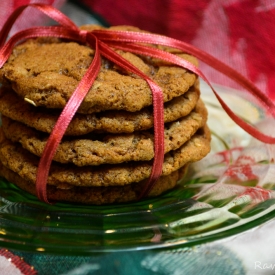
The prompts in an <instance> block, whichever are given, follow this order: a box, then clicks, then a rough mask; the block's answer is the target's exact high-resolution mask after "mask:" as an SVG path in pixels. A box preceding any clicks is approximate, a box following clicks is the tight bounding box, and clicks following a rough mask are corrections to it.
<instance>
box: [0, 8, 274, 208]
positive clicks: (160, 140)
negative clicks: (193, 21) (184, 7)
mask: <svg viewBox="0 0 275 275" xmlns="http://www.w3.org/2000/svg"><path fill="white" fill-rule="evenodd" d="M27 7H33V8H36V9H38V10H40V11H41V12H43V13H44V14H46V15H47V16H48V17H50V18H52V19H53V20H55V21H56V22H58V23H59V25H58V26H48V27H34V28H29V29H26V30H23V31H20V32H18V33H16V34H14V35H13V36H12V37H10V39H9V40H8V41H6V39H7V37H8V34H9V31H10V29H11V27H12V26H13V24H14V22H15V21H16V19H17V18H18V16H19V15H20V14H21V13H22V12H23V11H24V9H26V8H27ZM42 36H44V37H45V36H47V37H58V38H65V39H69V40H73V41H77V42H80V43H83V44H86V45H87V46H89V47H91V48H93V49H94V50H95V54H94V58H93V60H92V62H91V64H90V66H89V68H88V70H87V72H86V73H85V75H84V76H83V78H82V80H81V81H80V82H79V84H78V86H77V88H76V90H75V91H74V93H73V94H72V96H71V98H70V99H69V101H68V102H67V104H66V106H65V107H64V109H63V111H62V113H61V115H60V116H59V118H58V120H57V122H56V124H55V126H54V128H53V130H52V133H51V134H50V136H49V138H48V141H47V144H46V146H45V148H44V151H43V154H42V156H41V158H40V162H39V165H38V170H37V177H36V191H37V196H38V198H39V199H40V200H42V201H44V202H46V203H49V201H48V199H47V188H46V186H47V178H48V175H49V170H50V166H51V162H52V160H53V157H54V154H55V152H56V150H57V147H58V145H59V143H60V141H61V139H62V137H63V135H64V133H65V131H66V129H67V127H68V125H69V123H70V121H71V120H72V118H73V116H74V114H75V113H76V112H77V109H78V107H79V106H80V104H81V102H82V100H83V99H84V98H85V96H86V94H87V93H88V91H89V89H90V88H91V86H92V84H93V82H94V80H95V79H96V77H97V74H98V73H99V70H100V56H101V55H102V56H104V57H105V58H106V59H108V60H111V61H112V62H113V63H115V64H116V65H118V66H120V67H122V68H123V69H126V70H128V71H130V72H132V73H134V74H136V75H138V76H139V77H141V78H142V79H144V80H145V81H146V82H147V83H148V85H149V87H150V89H151V92H152V98H153V115H154V160H153V165H152V170H151V175H150V178H149V179H148V181H147V184H146V186H145V188H144V190H143V192H142V194H141V195H140V197H143V196H145V195H146V194H148V193H149V192H150V190H151V189H152V187H153V186H154V183H155V182H156V180H157V179H158V178H159V177H160V175H161V173H162V164H163V160H164V119H163V98H162V91H161V88H160V87H159V86H158V85H157V84H156V83H154V82H153V81H152V80H151V79H150V78H149V77H148V76H147V75H145V74H144V73H142V72H141V71H140V70H139V69H137V68H136V67H135V66H133V65H132V64H131V63H130V62H128V61H127V60H125V59H124V58H122V57H121V56H120V55H119V54H117V53H116V52H115V51H114V50H113V49H112V48H114V49H120V50H123V51H128V52H132V53H135V54H140V55H145V56H150V57H155V58H158V59H162V60H164V61H168V62H170V63H172V64H174V65H177V66H180V67H182V68H185V69H187V70H190V71H192V72H193V73H195V74H197V75H198V76H199V77H201V78H202V79H203V80H204V81H205V82H206V83H207V84H208V85H209V86H210V88H211V89H212V91H213V93H214V94H215V96H216V97H217V99H218V101H219V102H220V104H221V106H222V107H223V109H224V110H225V111H226V113H227V114H228V115H229V116H230V117H231V118H232V119H233V120H234V121H235V123H236V124H238V125H239V126H240V127H241V128H243V129H244V130H245V131H246V132H248V133H249V134H250V135H252V136H253V137H255V138H257V139H258V140H260V141H262V142H265V143H275V138H274V137H271V136H268V135H265V134H263V133H261V132H259V131H258V130H257V129H255V128H254V127H252V126H251V125H250V124H248V123H246V122H245V121H243V120H242V119H241V118H239V117H238V116H237V115H236V114H234V112H233V111H232V110H231V109H230V108H229V107H228V106H227V105H226V103H225V102H224V101H223V100H222V98H221V97H220V96H219V95H218V94H217V92H216V91H215V90H214V88H213V87H212V85H211V84H210V83H209V81H208V80H207V78H206V77H205V76H204V74H203V73H202V72H201V71H200V70H199V69H198V68H197V67H195V66H194V65H193V64H191V63H190V62H188V61H186V60H184V59H181V58H180V57H178V56H176V55H173V54H171V53H168V52H165V51H162V50H159V49H155V48H152V47H147V46H144V43H145V44H146V43H147V44H157V45H163V46H169V47H173V48H177V49H179V50H181V51H183V52H186V53H188V54H191V55H193V56H195V57H197V58H198V59H200V60H201V61H203V62H205V63H206V64H208V65H210V66H211V67H213V68H214V69H216V70H217V71H219V72H221V73H223V74H224V75H226V76H228V77H230V78H231V79H232V80H234V81H235V82H236V83H239V84H240V85H241V86H243V87H244V88H245V89H246V90H247V91H248V92H250V93H251V94H252V95H253V96H254V97H255V98H256V99H257V101H258V102H259V103H260V104H261V106H262V107H263V108H264V109H265V110H266V112H267V113H268V114H270V115H271V116H272V117H274V118H275V105H274V104H273V103H272V101H271V100H270V99H269V98H268V97H267V96H266V95H265V94H264V93H262V92H261V91H260V90H259V89H258V88H257V87H256V86H255V85H254V84H253V83H252V82H250V81H249V80H248V79H246V78H245V77H243V76H242V75H240V74H239V73H238V72H237V71H235V70H234V69H232V68H230V67H228V66H227V65H225V64H224V63H222V62H221V61H219V60H217V59H216V58H214V57H212V56H211V55H209V54H207V53H205V52H203V51H201V50H199V49H197V48H195V47H193V46H192V45H189V44H187V43H184V42H182V41H179V40H176V39H173V38H169V37H166V36H162V35H156V34H151V33H143V32H131V31H112V30H93V31H84V30H80V29H79V28H78V27H77V26H76V25H75V24H74V23H73V22H72V21H71V20H70V19H69V18H68V17H66V16H65V15H64V14H62V13H61V12H60V11H59V10H57V9H55V8H53V7H51V6H48V5H43V4H29V5H25V6H20V7H19V8H17V9H16V10H15V11H14V12H13V13H12V14H11V15H10V17H9V18H8V20H7V21H6V23H5V25H4V26H3V28H2V30H1V32H0V68H2V66H3V65H4V63H5V62H6V61H7V59H8V58H9V56H10V54H11V52H12V49H13V47H14V46H15V45H16V44H17V43H19V42H20V41H22V40H25V39H29V38H35V37H42Z"/></svg>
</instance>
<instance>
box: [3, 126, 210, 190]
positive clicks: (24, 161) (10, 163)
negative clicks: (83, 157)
mask: <svg viewBox="0 0 275 275" xmlns="http://www.w3.org/2000/svg"><path fill="white" fill-rule="evenodd" d="M210 139H211V134H210V131H209V129H208V127H207V126H206V125H205V126H204V127H203V128H202V129H199V130H198V131H197V133H196V134H195V135H193V136H192V137H191V139H190V140H189V141H187V142H185V143H184V144H183V145H182V146H181V147H180V148H179V149H177V150H173V151H170V152H169V153H166V154H165V158H164V163H163V168H162V175H163V176H165V175H169V174H171V173H172V172H174V171H176V170H178V169H180V168H181V167H182V166H184V165H186V164H188V163H190V162H195V161H198V160H200V159H202V158H203V157H204V156H206V155H207V154H208V153H209V151H210ZM0 161H1V162H2V164H3V165H4V166H5V167H7V168H8V169H10V170H12V171H13V172H15V173H17V174H19V175H20V177H22V178H24V179H26V180H27V181H30V182H33V183H35V180H36V172H37V166H38V162H39V157H37V156H35V155H33V154H31V153H29V152H28V151H27V150H25V149H23V148H22V146H21V145H20V144H18V143H13V142H11V141H10V140H8V139H7V138H6V137H5V136H4V133H3V131H2V129H1V132H0ZM151 168H152V161H142V162H127V163H121V164H117V165H100V166H83V167H76V166H75V165H68V164H60V163H57V162H53V163H52V166H51V169H50V174H49V177H48V184H49V185H56V186H58V187H59V188H66V185H68V184H69V185H75V186H122V185H127V184H131V183H133V182H139V181H142V180H145V179H147V178H148V177H149V176H150V173H151Z"/></svg>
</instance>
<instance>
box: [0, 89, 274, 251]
mask: <svg viewBox="0 0 275 275" xmlns="http://www.w3.org/2000/svg"><path fill="white" fill-rule="evenodd" d="M205 90H206V92H205V93H204V94H203V99H204V101H205V102H206V104H207V106H208V110H209V125H210V128H211V129H212V132H213V140H212V148H213V150H212V153H211V154H210V155H209V156H208V157H207V158H205V159H203V160H202V161H201V162H199V163H196V164H194V165H192V166H191V167H190V169H189V173H188V174H187V176H186V178H185V179H183V180H182V181H181V182H179V184H178V186H177V187H176V188H175V189H174V190H172V191H170V192H167V193H165V194H163V195H162V196H160V197H158V198H154V199H148V200H143V201H139V202H136V203H131V204H117V205H109V206H85V205H74V204H68V203H56V204H54V205H47V204H45V203H42V202H40V201H39V200H38V199H37V198H36V197H34V196H32V195H30V194H28V193H26V192H24V191H22V190H20V189H19V188H17V187H16V186H14V185H13V184H11V183H9V182H7V181H6V180H5V179H0V246H1V247H5V248H8V249H18V250H22V251H39V252H47V253H56V254H62V255H87V254H91V253H99V252H107V251H126V250H144V249H155V248H159V249H162V248H168V247H169V248H171V247H179V246H180V247H184V246H192V245H195V244H201V243H203V242H206V241H212V240H217V239H220V238H224V237H227V236H230V235H233V234H236V233H240V232H243V231H244V230H247V229H249V228H252V227H255V226H258V225H260V224H262V223H263V222H265V221H267V220H269V219H271V218H273V217H275V203H274V202H275V192H274V191H273V189H274V188H275V178H274V181H272V180H269V179H272V171H273V169H274V168H273V166H272V165H274V164H272V163H270V161H269V158H268V152H269V151H268V150H269V147H266V146H265V145H262V144H260V146H265V147H264V149H263V150H262V148H260V149H259V145H258V144H256V145H253V144H252V145H253V146H251V141H250V139H249V137H248V136H247V135H246V134H245V133H244V132H243V131H242V130H241V129H239V128H238V127H237V126H236V125H235V124H234V123H232V122H231V121H230V119H229V118H228V117H226V115H225V114H224V112H223V111H222V110H221V108H220V107H219V105H218V104H217V103H215V100H214V98H213V96H212V95H211V94H210V93H209V92H207V88H206V89H205ZM217 90H219V92H221V93H222V95H223V97H224V98H226V100H227V101H228V102H230V99H229V98H227V97H228V96H229V95H228V93H227V92H226V91H224V90H225V88H223V87H217ZM236 96H237V95H236ZM230 97H231V98H232V97H234V95H233V94H232V93H230ZM233 99H234V98H233ZM233 99H232V100H233ZM235 100H236V98H235V99H234V100H233V101H234V102H235ZM237 105H239V106H241V108H240V110H241V114H242V115H244V117H245V114H248V113H249V114H250V115H249V117H250V119H251V118H252V122H258V121H260V120H261V119H263V118H264V115H263V112H262V111H261V109H260V108H259V107H257V106H255V105H254V104H252V103H251V102H248V101H246V100H244V99H241V100H240V99H239V97H238V104H234V108H235V111H236V112H238V110H237V109H236V108H237V107H238V106H237ZM244 106H247V107H244ZM252 113H253V114H254V115H253V116H251V114H252ZM221 116H224V117H221ZM221 121H222V123H223V125H225V124H226V125H227V127H228V128H227V127H226V130H224V131H221V130H220V128H219V127H220V126H219V124H220V123H221ZM223 127H224V126H223ZM240 146H245V148H247V147H248V148H250V149H249V150H254V151H253V154H254V153H255V150H258V151H257V152H266V154H265V155H263V153H261V154H259V153H257V152H256V154H255V155H256V156H257V155H261V156H260V157H259V158H258V159H257V161H256V162H255V161H254V163H250V164H249V166H248V167H250V168H251V169H252V170H253V169H254V170H255V171H256V172H255V171H254V170H253V171H254V172H253V173H252V174H251V173H250V174H249V173H247V170H245V169H243V171H242V172H243V174H242V175H241V174H240V169H239V170H238V167H239V168H240V167H241V168H244V167H246V168H247V162H244V163H242V165H243V166H242V165H241V166H237V165H236V163H240V161H239V162H238V161H237V160H239V159H240V158H239V157H240V156H242V154H245V155H247V154H248V155H249V154H250V153H251V152H250V151H249V150H248V151H247V150H240V149H236V150H235V149H234V150H227V149H229V148H235V147H236V148H239V147H240ZM257 146H258V147H257ZM255 148H256V149H255ZM224 150H227V151H225V152H222V153H220V151H224ZM236 169H237V170H236ZM257 169H258V170H257ZM229 172H230V173H229ZM251 175H253V176H251ZM259 175H260V176H259ZM241 176H243V178H242V179H241ZM262 177H264V178H265V180H264V181H263V180H262Z"/></svg>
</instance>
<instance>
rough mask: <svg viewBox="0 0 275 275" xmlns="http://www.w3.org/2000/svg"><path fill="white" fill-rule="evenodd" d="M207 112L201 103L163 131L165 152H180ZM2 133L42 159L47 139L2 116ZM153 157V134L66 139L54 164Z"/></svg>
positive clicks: (139, 159)
mask: <svg viewBox="0 0 275 275" xmlns="http://www.w3.org/2000/svg"><path fill="white" fill-rule="evenodd" d="M206 119H207V111H206V108H205V106H204V104H203V102H202V101H201V100H200V101H199V102H198V104H197V106H196V108H195V109H194V110H193V111H192V112H191V113H190V114H189V115H187V116H186V117H182V118H181V119H179V120H177V121H175V122H170V123H167V124H166V125H165V130H164V145H165V148H164V152H165V153H167V152H169V151H171V150H176V149H178V148H179V147H180V146H181V145H183V144H184V143H185V142H186V141H188V140H189V139H190V138H191V137H192V136H193V135H194V134H195V132H196V131H197V130H198V129H199V128H201V127H203V126H204V125H205V123H206ZM2 129H3V131H4V134H5V136H6V137H7V138H8V139H10V140H11V141H13V142H20V143H21V145H22V146H23V147H24V148H25V149H27V150H28V151H29V152H31V153H33V154H35V155H37V156H42V153H43V150H44V147H45V145H46V142H47V140H48V135H44V134H43V133H41V132H39V131H37V130H35V129H33V128H30V127H28V126H25V125H24V124H22V123H19V122H16V121H13V120H11V119H9V118H7V117H5V116H2ZM153 157H154V134H153V133H151V132H149V131H142V132H137V133H132V134H120V135H118V134H117V135H111V134H107V135H105V134H101V135H100V134H93V135H86V136H78V137H77V138H73V139H72V138H67V139H63V141H62V142H61V143H60V144H59V147H58V150H57V152H56V154H55V156H54V160H55V161H57V162H61V163H73V164H75V165H77V166H85V165H101V164H106V163H109V164H115V163H123V162H127V161H147V160H151V159H153Z"/></svg>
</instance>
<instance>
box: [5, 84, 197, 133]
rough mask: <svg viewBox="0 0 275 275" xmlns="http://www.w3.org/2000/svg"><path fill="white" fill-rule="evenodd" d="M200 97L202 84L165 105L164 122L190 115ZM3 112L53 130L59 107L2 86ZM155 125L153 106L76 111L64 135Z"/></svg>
mask: <svg viewBox="0 0 275 275" xmlns="http://www.w3.org/2000/svg"><path fill="white" fill-rule="evenodd" d="M199 96H200V90H199V83H198V80H197V81H196V83H195V84H194V85H193V86H192V87H191V88H190V89H189V90H188V91H187V92H186V93H185V94H184V95H182V96H179V97H176V98H174V99H172V100H171V101H169V102H166V103H165V104H164V122H165V123H167V122H172V121H175V120H177V119H180V118H181V117H183V116H186V115H188V114H189V113H190V112H191V110H193V109H194V107H195V106H196V104H197V101H198V99H199ZM0 113H2V114H3V115H5V116H7V117H9V118H11V119H13V120H16V121H18V122H21V123H24V124H26V125H28V126H30V127H33V128H35V129H37V130H39V131H42V132H46V133H51V131H52V129H53V127H54V124H55V123H56V121H57V119H58V117H59V115H60V110H58V109H57V110H56V109H51V110H50V111H49V109H47V108H39V107H35V106H33V105H31V104H30V103H28V102H26V101H24V100H23V99H22V98H20V97H19V96H17V95H16V94H15V93H14V92H13V90H12V89H10V88H7V87H2V88H0ZM152 127H153V111H152V108H151V107H147V108H143V109H142V110H140V111H138V112H127V111H121V110H120V111H105V112H99V113H94V114H88V115H85V114H76V115H75V116H74V117H73V119H72V121H71V123H70V124H69V126H68V128H67V130H66V133H65V135H69V136H78V135H85V134H88V133H91V132H104V133H106V132H108V133H133V132H135V131H142V130H147V129H150V128H152Z"/></svg>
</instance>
